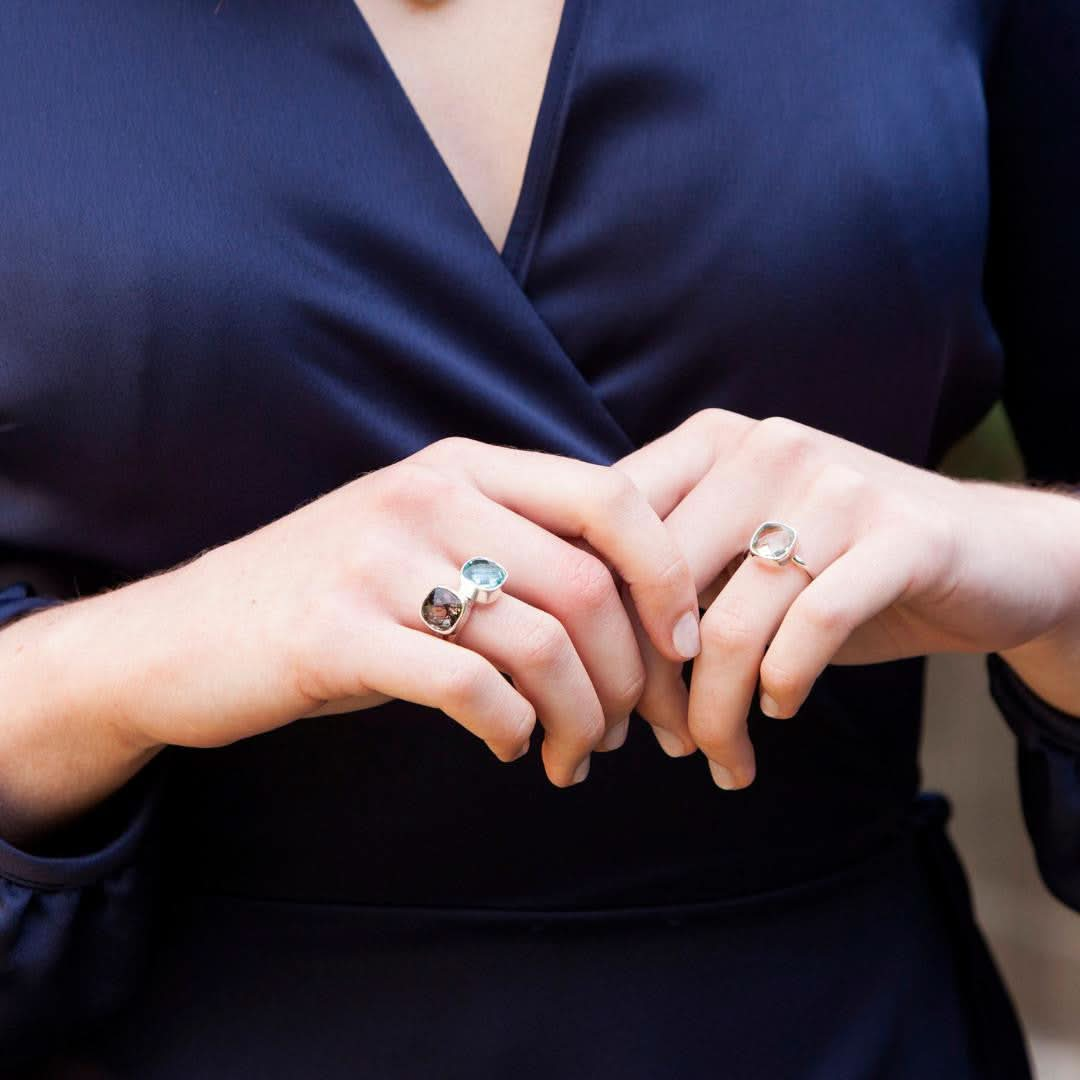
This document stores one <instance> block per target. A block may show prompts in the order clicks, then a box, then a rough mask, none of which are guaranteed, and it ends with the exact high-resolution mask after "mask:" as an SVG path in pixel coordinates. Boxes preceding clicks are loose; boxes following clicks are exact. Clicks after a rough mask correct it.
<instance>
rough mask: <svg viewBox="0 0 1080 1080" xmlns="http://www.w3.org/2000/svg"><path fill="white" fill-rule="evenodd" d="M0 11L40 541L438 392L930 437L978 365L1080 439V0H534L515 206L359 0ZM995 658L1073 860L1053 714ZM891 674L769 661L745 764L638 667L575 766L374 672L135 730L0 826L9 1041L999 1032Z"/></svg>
mask: <svg viewBox="0 0 1080 1080" xmlns="http://www.w3.org/2000/svg"><path fill="white" fill-rule="evenodd" d="M0 58H2V60H0V102H2V109H0V544H2V546H3V552H2V553H3V555H4V556H5V558H6V559H9V560H10V559H17V558H18V559H23V560H32V561H37V562H41V563H45V564H48V565H49V566H51V567H52V568H53V569H54V570H55V571H57V572H58V573H59V574H61V575H62V577H63V578H64V580H66V581H67V582H69V583H70V590H71V593H75V592H76V591H78V592H79V593H81V594H86V593H90V592H93V591H96V590H98V589H101V588H106V587H109V586H112V585H116V584H120V583H122V582H124V581H129V580H132V579H134V578H137V577H139V576H142V575H145V574H147V573H150V572H153V571H157V570H162V569H166V568H168V567H171V566H174V565H176V564H177V563H178V562H180V561H181V560H184V559H186V558H188V557H191V556H193V555H194V554H196V553H198V552H199V551H201V550H203V549H205V548H207V547H210V546H214V545H218V544H221V543H224V542H227V541H229V540H231V539H233V538H235V537H237V536H239V535H241V534H242V533H244V532H246V531H248V530H251V529H253V528H256V527H257V526H259V525H262V524H264V523H266V522H268V521H270V520H272V519H274V518H276V517H278V516H280V515H282V514H285V513H288V512H289V511H291V510H293V509H294V508H296V507H297V506H298V505H299V504H301V503H302V502H304V501H306V500H309V499H311V498H312V497H314V496H316V495H318V494H320V493H323V492H326V491H328V490H330V489H332V488H334V487H336V486H338V485H340V484H342V483H344V482H345V481H347V480H349V479H351V478H353V477H355V476H356V475H357V474H358V473H361V472H363V471H365V470H370V469H374V468H378V467H380V466H383V465H386V464H389V463H390V462H393V461H395V460H397V459H399V458H401V457H402V456H404V455H407V454H409V453H412V452H413V451H415V450H417V449H418V448H420V447H422V446H424V445H425V444H427V443H429V442H431V441H432V440H435V439H439V438H441V437H443V436H446V435H449V434H454V433H457V434H466V435H470V436H473V437H475V438H478V439H483V440H487V441H491V442H499V443H505V444H508V445H515V446H520V447H529V448H534V449H542V450H547V451H552V452H556V453H559V454H567V455H572V456H574V457H577V458H582V459H586V460H589V461H593V462H610V461H613V460H616V459H617V458H619V457H621V456H622V455H624V454H626V453H627V452H628V451H630V450H631V449H632V448H634V447H638V446H641V445H642V444H643V443H645V442H647V441H648V440H651V439H653V438H654V437H656V436H658V435H660V434H662V433H663V432H665V431H667V430H670V429H671V428H672V427H673V426H675V425H676V424H677V423H679V422H680V421H681V420H683V419H684V418H686V417H687V416H688V415H689V414H691V413H693V412H695V411H697V410H699V409H702V408H705V407H708V406H722V407H724V408H727V409H733V410H736V411H739V412H742V413H745V414H748V415H750V416H755V417H763V416H766V415H770V414H780V415H786V416H789V417H794V418H796V419H798V420H801V421H803V422H805V423H807V424H811V425H813V426H814V427H817V428H821V429H823V430H826V431H831V432H836V433H838V434H840V435H843V436H845V437H846V438H849V439H853V440H855V441H858V442H860V443H864V444H866V445H868V446H871V447H874V448H876V449H877V450H880V451H883V452H884V453H887V454H890V455H893V456H894V457H897V458H900V459H902V460H905V461H909V462H914V463H918V464H921V465H928V466H929V465H934V464H935V463H937V462H938V461H939V459H940V458H941V455H942V454H943V452H944V451H945V450H946V449H947V448H948V447H949V446H950V445H951V444H952V443H953V442H954V441H955V440H956V439H957V438H958V437H959V436H961V435H962V434H964V433H965V432H967V431H968V430H969V429H970V428H971V427H972V426H973V425H974V424H975V423H976V422H977V421H978V420H979V418H980V417H981V416H982V415H983V414H984V413H985V412H986V410H987V409H988V408H989V407H990V405H991V404H992V403H993V402H994V401H995V400H996V399H997V398H998V397H999V396H1003V397H1004V400H1005V402H1006V405H1007V408H1008V410H1009V412H1010V414H1011V417H1012V420H1013V423H1014V425H1015V427H1016V430H1017V433H1018V436H1019V439H1020V442H1021V445H1022V449H1023V452H1024V455H1025V457H1026V460H1027V464H1028V467H1029V470H1030V473H1031V476H1032V477H1033V478H1039V479H1044V480H1056V481H1076V480H1077V479H1078V478H1080V475H1078V474H1080V449H1078V444H1077V441H1076V438H1075V414H1076V399H1077V394H1078V392H1080V365H1078V363H1077V360H1078V357H1080V304H1078V303H1077V292H1078V287H1080V204H1078V192H1080V78H1078V72H1080V5H1078V4H1077V3H1076V2H1075V0H1023V2H1022V0H905V2H904V3H896V2H894V0H815V2H813V3H804V4H792V3H788V2H781V0H729V2H727V3H723V4H720V3H716V2H715V0H680V2H679V3H677V4H670V3H665V2H662V0H567V2H566V7H565V11H564V14H563V17H562V23H561V26H560V29H559V35H558V39H557V43H556V47H555V55H554V59H553V63H552V67H551V71H550V74H549V78H548V81H547V85H546V88H545V92H544V97H543V101H542V106H541V110H540V115H539V120H538V124H537V129H536V132H535V137H534V140H533V144H532V147H531V150H530V156H529V158H528V164H527V170H526V176H525V182H524V187H523V190H522V193H521V197H520V201H519V203H518V205H517V208H516V211H515V215H514V220H513V225H512V228H511V230H510V235H509V239H508V241H507V244H506V247H505V249H504V250H503V251H501V252H500V251H497V250H496V249H495V247H494V246H493V245H492V244H491V242H490V241H489V239H488V238H487V236H486V235H485V233H484V232H483V229H482V228H481V226H480V224H479V222H478V220H477V218H476V217H475V215H474V214H473V212H472V211H471V210H470V208H469V206H468V204H467V202H466V201H465V199H464V197H463V195H462V193H461V191H460V190H459V189H458V187H457V186H456V184H455V182H454V180H453V178H452V175H451V174H450V173H449V172H448V170H447V168H446V166H445V165H444V163H443V162H442V160H441V159H440V158H439V156H438V154H437V152H436V150H435V148H434V145H433V143H432V142H431V140H430V138H429V137H428V135H427V133H426V131H425V129H424V127H423V125H422V123H421V122H420V120H419V117H418V116H417V114H416V113H415V111H414V110H413V109H412V107H411V105H410V103H409V101H408V98H407V97H406V96H405V94H404V91H403V89H402V87H401V85H400V84H399V83H398V81H397V80H396V78H395V76H394V74H393V71H392V69H391V67H390V66H389V64H388V63H387V61H386V58H385V57H384V55H383V54H382V53H381V51H380V49H379V48H378V46H377V43H376V41H375V39H374V37H373V35H372V34H371V32H370V29H369V28H368V26H367V25H366V23H365V22H364V20H363V18H362V17H361V15H360V14H359V12H358V11H357V9H356V8H355V6H354V4H353V0H144V2H140V3H137V4H116V3H112V2H110V0H53V2H52V3H48V4H43V3H40V2H39V0H4V3H3V5H2V6H0ZM0 584H6V586H7V588H6V589H5V590H4V591H3V593H2V594H0V595H2V597H3V604H4V606H3V609H2V612H3V617H4V618H5V619H11V618H15V617H24V618H31V619H32V618H34V617H35V616H34V613H33V608H34V607H35V605H42V604H49V603H55V602H57V600H58V599H61V598H62V597H61V594H60V593H57V594H56V595H53V596H49V595H42V596H35V595H33V590H32V589H30V588H28V587H27V586H26V584H24V583H21V581H19V580H12V581H8V582H6V583H0ZM0 632H2V631H0ZM988 663H989V677H990V679H991V685H992V688H993V690H994V694H995V697H996V699H997V701H998V703H999V705H1000V707H1001V709H1002V711H1003V713H1004V715H1005V717H1006V719H1007V720H1008V722H1009V723H1010V724H1011V725H1012V727H1013V729H1014V730H1015V732H1016V735H1017V746H1018V763H1019V773H1020V778H1021V781H1022V784H1023V792H1024V800H1025V810H1026V814H1027V821H1028V825H1029V829H1030V833H1031V837H1032V841H1033V843H1034V846H1035V850H1036V852H1037V854H1038V857H1039V862H1040V866H1041V868H1042V871H1043V874H1044V876H1045V879H1046V882H1047V884H1048V886H1049V888H1051V889H1052V890H1053V891H1054V892H1055V893H1056V894H1057V895H1058V896H1059V897H1060V898H1061V899H1062V900H1063V901H1064V902H1065V903H1067V904H1070V905H1072V906H1074V907H1080V724H1078V723H1077V722H1076V720H1075V719H1074V718H1072V717H1069V716H1066V715H1065V714H1064V713H1061V712H1059V711H1057V710H1055V709H1052V708H1051V707H1050V706H1048V705H1047V704H1046V703H1044V702H1042V701H1040V700H1039V699H1038V698H1037V697H1036V696H1035V695H1034V694H1033V693H1032V692H1031V691H1030V690H1029V689H1028V688H1027V687H1026V686H1025V685H1024V684H1022V683H1021V682H1020V681H1019V680H1018V679H1017V678H1016V677H1015V676H1013V675H1011V674H1010V672H1009V670H1008V669H1006V668H1005V667H1004V664H1003V662H1002V661H1001V660H1000V658H997V657H994V656H991V657H990V658H988ZM690 669H691V666H690V665H687V669H686V671H685V672H684V674H685V675H686V676H687V677H688V676H689V673H690ZM922 677H923V662H922V661H921V660H908V661H903V662H897V663H887V664H880V665H874V666H870V667H861V668H835V669H830V670H828V671H827V672H826V674H825V675H824V676H823V677H822V679H821V680H820V682H819V683H818V685H817V686H816V688H815V690H814V692H813V694H812V696H811V698H810V700H809V702H808V703H807V704H806V706H805V707H804V708H803V709H802V711H801V713H800V716H799V718H798V719H797V720H795V721H772V720H770V719H768V718H767V717H765V716H763V715H762V714H760V713H759V712H757V711H756V707H755V711H754V712H753V714H752V715H751V718H750V722H751V725H752V736H753V738H754V741H755V745H756V747H757V753H758V764H759V774H758V779H757V781H756V782H755V783H754V784H753V785H752V786H751V787H750V788H748V789H746V790H744V791H741V792H735V793H730V792H724V791H721V790H720V789H718V788H717V787H716V786H715V785H714V784H713V783H712V781H711V779H710V777H709V774H708V770H707V768H706V763H705V760H704V758H703V757H702V756H701V755H700V754H697V755H693V756H692V757H691V758H688V759H682V760H669V759H667V758H665V757H664V756H663V754H662V753H661V752H660V751H659V749H658V748H657V746H656V745H655V742H654V740H653V739H652V738H651V736H649V734H648V732H647V730H646V729H645V726H644V723H643V722H642V721H641V720H640V719H636V720H635V724H636V726H634V727H632V730H631V733H630V737H629V739H628V741H627V743H626V745H625V747H624V748H623V749H621V750H619V751H618V752H616V753H613V754H608V755H600V756H598V758H597V760H596V761H595V762H594V764H593V767H592V773H591V775H590V777H589V779H588V780H587V781H586V782H585V783H584V784H582V785H580V786H578V787H574V788H571V789H565V790H563V789H557V788H555V787H553V786H552V785H551V784H549V783H548V781H547V780H546V778H545V777H544V775H543V772H542V769H541V767H540V762H539V760H538V747H537V746H536V745H534V746H533V749H532V752H531V754H530V756H529V757H528V758H526V759H524V760H523V761H521V762H519V763H517V764H515V765H512V766H500V765H499V764H498V763H496V762H494V761H493V760H492V759H491V756H490V753H489V752H488V751H487V749H486V748H485V747H484V746H483V745H482V744H481V743H480V742H479V740H477V739H475V738H474V737H473V736H471V735H469V734H468V733H466V732H465V731H464V730H462V729H461V728H460V727H458V726H456V725H455V724H453V723H452V722H451V721H450V720H449V719H448V718H447V717H446V716H445V715H444V714H442V713H441V712H439V711H438V710H434V709H429V708H423V707H418V706H414V705H412V704H409V703H405V702H400V701H395V702H392V703H390V704H388V705H385V706H383V707H380V708H379V709H376V710H370V711H366V712H363V713H359V714H352V715H346V716H334V717H326V718H321V719H313V720H307V721H303V722H301V723H296V724H293V725H291V726H288V727H286V728H283V729H281V730H279V731H275V732H272V733H270V734H266V735H262V736H259V737H257V738H253V739H249V740H246V741H243V742H240V743H237V744H235V745H232V746H230V747H227V748H225V749H220V750H181V749H170V750H168V751H166V752H164V753H163V754H162V755H160V756H159V757H158V758H157V759H156V760H155V761H154V762H153V763H152V765H151V766H149V767H148V768H147V769H146V770H144V771H143V772H142V773H141V774H140V775H139V776H137V777H136V778H135V779H134V780H133V781H132V782H131V783H130V784H129V785H127V787H126V788H124V789H123V790H122V791H121V792H119V793H118V794H117V795H116V796H115V797H114V798H111V799H110V800H108V802H107V803H105V804H103V805H102V806H101V807H99V808H97V809H96V810H95V811H93V812H92V813H90V814H88V815H86V817H85V818H84V819H82V820H81V821H80V822H78V823H77V824H76V826H74V827H72V828H71V829H69V830H67V832H66V833H64V835H63V836H58V837H56V838H54V839H53V840H52V842H51V844H50V846H49V847H48V848H39V849H35V850H33V851H26V850H20V849H18V848H16V847H14V846H13V845H11V844H3V843H0V1047H2V1050H3V1058H2V1060H3V1062H4V1063H5V1064H4V1067H5V1068H7V1069H14V1068H15V1067H16V1063H17V1062H20V1061H22V1062H24V1063H27V1064H28V1065H31V1064H33V1063H35V1062H37V1063H40V1062H41V1061H43V1060H45V1059H47V1058H50V1057H51V1058H52V1059H53V1061H54V1064H55V1063H56V1062H57V1061H62V1062H68V1063H69V1064H70V1063H72V1062H79V1063H82V1065H83V1066H86V1067H93V1068H96V1069H97V1070H98V1072H96V1073H94V1075H105V1076H134V1077H138V1078H149V1080H161V1078H184V1080H189V1078H192V1077H200V1078H224V1077H229V1078H235V1077H256V1076H257V1077H260V1078H277V1077H320V1078H331V1080H333V1078H337V1077H354V1076H364V1077H367V1078H382V1077H392V1078H397V1077H469V1078H477V1077H480V1078H487V1077H507V1076H514V1077H517V1078H522V1080H524V1078H531V1077H542V1078H553V1077H558V1078H567V1077H569V1078H575V1077H619V1078H622V1080H635V1078H639V1077H640V1078H645V1077H649V1078H654V1077H668V1076H670V1077H687V1078H697V1077H717V1076H722V1077H725V1078H729V1080H730V1078H735V1080H738V1078H751V1077H752V1078H755V1080H758V1078H770V1080H777V1078H779V1080H784V1078H788V1077H790V1078H798V1080H808V1078H829V1080H831V1078H842V1080H846V1078H852V1077H859V1078H861V1077H918V1078H921V1080H926V1078H931V1080H932V1078H948V1080H964V1078H968V1077H980V1078H981V1077H1002V1078H1008V1080H1018V1078H1021V1077H1024V1076H1026V1075H1027V1063H1026V1060H1025V1052H1024V1045H1023V1038H1022V1035H1021V1033H1020V1031H1019V1028H1018V1025H1017V1023H1016V1019H1015V1015H1014V1013H1013V1010H1012V1007H1011V1004H1010V1002H1009V998H1008V995H1007V993H1006V991H1005V990H1004V988H1003V986H1002V984H1001V982H1000V980H999V978H998V976H997V973H996V971H995V968H994V965H993V961H992V959H991V958H990V956H989V954H988V952H987V951H986V948H985V945H984V943H983V939H982V937H981V935H980V932H979V930H978V929H977V927H976V924H975V922H974V920H973V917H972V910H971V906H970V903H969V898H968V895H967V889H966V883H965V876H964V872H963V870H962V869H961V867H960V865H959V863H958V862H957V860H956V857H955V855H954V853H953V850H952V847H951V846H950V842H949V840H948V837H947V831H946V828H945V822H946V819H947V817H948V805H947V804H946V803H945V801H944V800H943V799H942V798H940V797H938V796H934V795H932V794H925V793H920V782H919V769H918V756H917V750H918V741H919V728H920V712H921V694H922ZM57 1067H58V1068H61V1069H62V1068H63V1067H64V1066H59V1065H58V1066H57ZM72 1067H74V1066H72Z"/></svg>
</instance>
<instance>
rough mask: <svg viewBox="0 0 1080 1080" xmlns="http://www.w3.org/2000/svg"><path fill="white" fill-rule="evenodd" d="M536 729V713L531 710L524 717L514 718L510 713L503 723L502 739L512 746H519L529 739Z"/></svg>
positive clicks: (506, 715)
mask: <svg viewBox="0 0 1080 1080" xmlns="http://www.w3.org/2000/svg"><path fill="white" fill-rule="evenodd" d="M535 727H536V712H535V710H534V709H531V708H530V709H529V710H528V712H526V714H525V715H524V716H521V717H512V716H511V714H510V713H509V712H507V713H506V714H505V716H504V719H503V722H502V728H503V730H502V732H501V734H502V737H503V739H505V740H506V742H507V743H509V744H510V745H512V746H517V745H520V744H521V743H523V742H524V741H525V740H526V739H527V738H529V737H530V736H531V735H532V733H533V729H534V728H535Z"/></svg>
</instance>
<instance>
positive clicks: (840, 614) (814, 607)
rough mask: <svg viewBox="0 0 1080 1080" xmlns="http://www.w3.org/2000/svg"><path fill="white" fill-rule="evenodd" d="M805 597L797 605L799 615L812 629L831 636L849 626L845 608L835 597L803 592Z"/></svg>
mask: <svg viewBox="0 0 1080 1080" xmlns="http://www.w3.org/2000/svg"><path fill="white" fill-rule="evenodd" d="M803 595H804V597H805V599H804V600H803V602H802V603H801V604H800V605H799V617H800V618H801V619H802V620H803V621H804V622H805V623H807V624H809V626H810V627H811V629H812V631H814V632H816V633H819V634H825V635H827V636H828V637H830V638H832V637H835V636H836V635H838V634H841V633H843V632H844V631H846V630H848V629H849V628H850V623H851V617H850V615H849V614H848V611H847V608H846V607H845V606H844V604H843V603H842V602H841V601H840V600H839V599H838V598H836V597H828V598H826V597H825V596H824V595H821V596H813V595H811V594H810V593H809V592H807V593H804V594H803Z"/></svg>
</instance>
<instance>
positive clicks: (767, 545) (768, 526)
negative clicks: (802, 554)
mask: <svg viewBox="0 0 1080 1080" xmlns="http://www.w3.org/2000/svg"><path fill="white" fill-rule="evenodd" d="M794 546H795V530H794V529H791V528H789V527H788V526H787V525H782V524H781V523H780V522H779V521H766V522H765V523H764V524H763V525H759V526H758V529H757V531H756V532H755V533H754V536H753V538H752V539H751V541H750V550H751V551H753V552H754V554H755V555H760V556H761V557H762V558H763V559H771V560H772V561H773V562H780V561H781V560H782V559H786V558H787V557H788V555H790V554H791V549H792V548H793V547H794Z"/></svg>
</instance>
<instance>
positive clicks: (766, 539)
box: [747, 521, 814, 578]
mask: <svg viewBox="0 0 1080 1080" xmlns="http://www.w3.org/2000/svg"><path fill="white" fill-rule="evenodd" d="M798 539H799V534H798V533H797V532H796V531H795V530H794V529H793V528H792V527H791V526H790V525H785V524H784V523H783V522H782V521H763V522H762V523H761V524H760V525H759V526H758V527H757V528H756V529H755V530H754V535H753V536H751V537H750V543H749V545H748V546H747V551H748V552H749V554H751V555H753V556H754V557H755V558H757V559H764V560H765V561H766V562H771V563H775V564H776V565H777V566H783V564H784V563H786V562H793V563H794V564H795V565H796V566H798V567H801V568H802V569H803V570H805V571H806V573H807V574H808V575H809V576H810V577H811V578H813V576H814V575H813V574H812V573H811V572H810V567H808V566H807V565H806V563H804V562H803V561H802V559H801V558H799V556H798V555H796V554H795V544H796V542H797V541H798Z"/></svg>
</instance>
